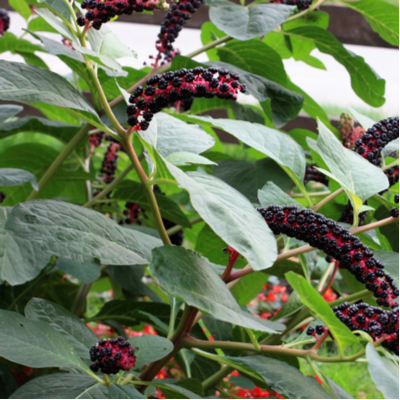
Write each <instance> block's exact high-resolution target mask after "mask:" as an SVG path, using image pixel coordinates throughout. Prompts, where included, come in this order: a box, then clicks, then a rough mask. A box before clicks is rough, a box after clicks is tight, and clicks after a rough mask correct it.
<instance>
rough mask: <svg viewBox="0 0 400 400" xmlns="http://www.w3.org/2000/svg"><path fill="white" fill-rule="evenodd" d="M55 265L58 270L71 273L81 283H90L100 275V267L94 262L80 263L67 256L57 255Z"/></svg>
mask: <svg viewBox="0 0 400 400" xmlns="http://www.w3.org/2000/svg"><path fill="white" fill-rule="evenodd" d="M56 266H57V268H58V269H59V270H61V271H63V272H65V273H66V274H68V275H72V276H73V277H74V278H76V279H79V280H80V281H82V282H83V283H92V282H94V281H95V280H96V279H97V278H98V277H99V276H100V267H99V265H98V264H97V263H95V262H87V263H85V264H82V263H80V262H77V261H72V260H69V259H68V258H63V257H58V259H57V263H56Z"/></svg>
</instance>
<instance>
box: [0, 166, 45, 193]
mask: <svg viewBox="0 0 400 400" xmlns="http://www.w3.org/2000/svg"><path fill="white" fill-rule="evenodd" d="M25 182H30V183H31V185H32V187H33V188H34V189H35V190H39V186H38V184H37V181H36V176H35V175H33V174H32V173H30V172H28V171H25V170H23V169H18V168H0V186H18V185H21V184H22V183H25Z"/></svg>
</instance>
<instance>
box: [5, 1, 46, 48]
mask: <svg viewBox="0 0 400 400" xmlns="http://www.w3.org/2000/svg"><path fill="white" fill-rule="evenodd" d="M22 1H23V0H22ZM6 51H10V52H11V53H12V54H21V55H23V54H25V53H34V52H35V51H41V52H45V50H44V49H43V47H41V46H38V45H36V44H33V43H32V42H30V41H29V40H25V39H21V38H18V37H16V36H15V35H14V34H12V33H11V32H5V33H4V36H3V37H2V38H1V39H0V53H4V52H6Z"/></svg>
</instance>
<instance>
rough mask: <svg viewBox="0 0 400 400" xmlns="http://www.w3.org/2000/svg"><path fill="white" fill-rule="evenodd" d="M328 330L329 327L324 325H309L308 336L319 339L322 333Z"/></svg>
mask: <svg viewBox="0 0 400 400" xmlns="http://www.w3.org/2000/svg"><path fill="white" fill-rule="evenodd" d="M326 332H328V329H327V328H325V326H323V325H316V326H315V328H314V327H313V326H309V327H308V328H307V331H306V334H307V335H308V336H314V337H315V339H317V340H319V337H318V336H320V335H323V334H324V333H326Z"/></svg>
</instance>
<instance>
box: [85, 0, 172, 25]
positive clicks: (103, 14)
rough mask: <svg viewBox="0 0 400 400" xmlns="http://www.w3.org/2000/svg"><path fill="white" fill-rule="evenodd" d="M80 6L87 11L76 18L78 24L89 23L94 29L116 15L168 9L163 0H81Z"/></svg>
mask: <svg viewBox="0 0 400 400" xmlns="http://www.w3.org/2000/svg"><path fill="white" fill-rule="evenodd" d="M81 7H82V8H83V9H84V10H87V11H86V13H85V16H84V17H83V16H80V17H78V18H77V22H78V25H79V26H85V25H86V24H91V26H92V27H93V28H94V29H100V28H101V25H102V24H104V23H106V22H108V21H110V20H111V19H112V18H114V17H116V16H118V15H122V14H127V15H131V14H132V13H133V12H143V11H144V10H146V11H152V10H154V9H163V10H166V9H168V5H167V4H166V3H165V2H164V0H104V1H103V0H83V2H82V4H81Z"/></svg>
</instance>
